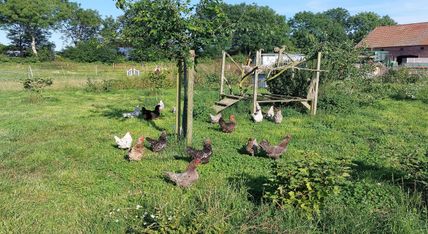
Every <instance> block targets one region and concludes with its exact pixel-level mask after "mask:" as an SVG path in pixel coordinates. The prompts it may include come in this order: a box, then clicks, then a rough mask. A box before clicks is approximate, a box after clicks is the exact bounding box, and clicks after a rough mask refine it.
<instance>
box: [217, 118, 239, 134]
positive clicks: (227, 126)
mask: <svg viewBox="0 0 428 234" xmlns="http://www.w3.org/2000/svg"><path fill="white" fill-rule="evenodd" d="M229 120H230V122H226V121H224V119H223V117H220V120H219V121H218V123H219V125H220V128H221V130H222V131H223V132H225V133H231V132H233V131H234V130H235V127H236V120H235V116H234V115H231V116H230V117H229Z"/></svg>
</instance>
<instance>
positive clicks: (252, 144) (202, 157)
mask: <svg viewBox="0 0 428 234" xmlns="http://www.w3.org/2000/svg"><path fill="white" fill-rule="evenodd" d="M164 108H165V105H164V103H163V102H162V101H160V102H159V103H158V104H157V105H156V106H155V109H154V110H147V109H146V108H144V107H143V108H142V109H140V108H139V107H138V106H137V107H136V108H135V110H134V112H131V113H124V114H123V117H125V118H128V117H140V116H141V117H142V118H143V119H145V120H154V119H156V118H158V117H159V116H160V113H161V111H162V110H163V109H164ZM251 116H252V118H253V120H254V121H255V122H261V121H262V120H263V118H264V117H263V114H262V111H261V107H260V105H258V104H257V108H256V113H254V114H252V115H251ZM210 117H211V123H213V124H219V126H220V130H221V131H222V132H224V133H232V132H233V131H235V128H236V125H237V122H236V119H235V116H234V115H230V116H229V120H228V121H226V120H224V119H223V117H222V115H221V113H220V114H218V115H210ZM266 118H267V119H270V120H272V121H273V122H275V123H281V122H282V118H283V117H282V113H281V110H280V109H276V108H274V107H273V106H271V107H270V109H269V111H268V112H267V114H266ZM114 139H115V141H116V144H117V147H118V148H119V149H125V150H128V153H127V158H128V160H129V161H140V160H141V159H142V157H143V155H144V141H145V140H146V141H147V142H148V143H149V144H150V149H151V150H152V151H153V152H156V153H157V152H161V151H162V150H164V149H165V148H166V147H167V145H168V139H167V132H166V131H162V132H161V134H160V136H159V137H158V139H152V138H149V137H147V138H144V136H141V137H140V138H138V139H137V143H136V144H135V145H132V136H131V133H130V132H127V133H126V134H125V136H123V137H122V138H119V137H117V136H114ZM290 140H291V135H287V136H285V137H284V138H283V139H282V140H281V141H280V142H279V144H278V145H271V144H270V143H269V142H268V141H267V140H263V141H261V142H260V143H257V140H256V139H253V138H250V139H248V141H247V144H246V146H245V147H244V149H245V152H246V153H247V154H249V155H252V156H255V155H258V154H261V153H263V152H264V153H265V155H267V156H268V157H270V158H272V159H275V160H276V159H279V158H280V156H281V155H282V154H284V153H285V152H286V151H287V147H288V143H289V142H290ZM186 152H187V154H188V155H189V156H190V157H191V159H192V161H191V162H190V163H189V165H188V166H187V169H186V170H185V171H184V172H182V173H173V172H167V173H166V174H165V176H166V177H167V178H168V179H169V180H170V181H172V182H173V183H175V184H176V185H178V186H180V187H184V188H186V187H189V186H191V185H192V184H193V183H195V182H196V181H197V180H198V179H199V174H198V172H197V170H196V168H197V167H198V166H199V165H200V164H206V163H209V161H210V158H211V156H212V154H213V150H212V143H211V140H210V139H205V140H204V142H203V147H202V149H200V150H199V149H195V148H192V147H187V149H186Z"/></svg>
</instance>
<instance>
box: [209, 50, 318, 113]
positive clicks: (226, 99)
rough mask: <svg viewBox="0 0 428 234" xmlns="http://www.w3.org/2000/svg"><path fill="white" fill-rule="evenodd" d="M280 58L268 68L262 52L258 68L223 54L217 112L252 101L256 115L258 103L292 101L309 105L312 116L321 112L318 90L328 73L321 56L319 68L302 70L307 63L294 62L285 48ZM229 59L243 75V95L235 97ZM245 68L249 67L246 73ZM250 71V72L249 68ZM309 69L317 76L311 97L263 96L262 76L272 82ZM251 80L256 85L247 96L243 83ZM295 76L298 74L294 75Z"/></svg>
mask: <svg viewBox="0 0 428 234" xmlns="http://www.w3.org/2000/svg"><path fill="white" fill-rule="evenodd" d="M277 54H278V58H277V60H276V62H275V64H274V65H273V66H264V65H263V64H262V57H263V54H262V51H261V50H259V51H257V52H256V56H255V64H254V66H252V67H251V66H249V65H250V64H247V65H241V66H240V65H239V64H238V63H237V62H236V61H235V60H234V59H233V58H232V56H230V55H229V54H228V53H227V52H225V51H223V60H222V66H221V76H220V99H221V100H220V101H218V102H216V103H215V105H214V110H215V111H216V112H217V113H218V112H221V111H223V110H224V109H226V108H228V107H230V106H232V105H234V104H235V103H237V102H239V101H241V100H244V99H249V98H251V99H252V101H253V108H252V109H253V110H252V111H253V112H255V111H256V105H257V103H290V102H299V103H301V104H302V105H303V106H305V107H306V108H307V109H308V110H309V111H310V113H311V114H312V115H315V114H316V113H317V103H318V88H319V79H320V73H321V72H324V70H321V53H318V56H317V66H316V68H315V69H310V68H304V67H299V65H301V64H302V63H304V62H306V61H305V60H304V59H302V60H296V61H295V60H293V59H292V58H291V57H290V56H289V55H288V54H287V53H284V48H281V49H278V53H277ZM284 56H287V57H288V62H287V63H285V62H284V61H283V58H284ZM226 59H229V60H230V61H231V62H232V64H234V66H236V67H237V68H238V69H239V70H240V72H241V77H240V82H239V94H234V93H233V90H232V84H231V83H230V82H229V80H228V79H227V78H226V76H225V70H226ZM244 66H245V67H246V68H247V71H245V69H244ZM248 68H249V69H248ZM290 69H291V70H293V71H294V70H306V71H311V72H314V77H313V78H312V80H311V82H310V84H309V88H308V92H307V96H306V97H289V96H283V95H275V94H259V90H258V89H259V88H258V83H259V82H258V81H259V75H260V74H261V73H264V74H265V75H266V81H270V80H273V79H276V78H278V77H280V75H281V74H283V73H284V72H286V71H287V70H290ZM272 74H274V75H272ZM248 77H254V79H253V82H252V86H253V90H252V91H253V92H252V94H251V95H248V94H247V93H246V90H244V88H243V83H244V81H245V80H246V79H247V78H248ZM293 77H294V73H293ZM225 84H226V85H227V86H228V88H229V94H226V93H225Z"/></svg>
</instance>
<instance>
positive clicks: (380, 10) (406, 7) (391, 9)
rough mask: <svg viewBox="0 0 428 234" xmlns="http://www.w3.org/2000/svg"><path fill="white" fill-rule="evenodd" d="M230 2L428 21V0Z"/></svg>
mask: <svg viewBox="0 0 428 234" xmlns="http://www.w3.org/2000/svg"><path fill="white" fill-rule="evenodd" d="M224 1H225V2H226V3H230V4H237V3H242V2H245V3H248V4H251V3H256V4H257V5H262V6H269V7H271V8H272V9H274V10H275V11H276V12H278V13H279V14H281V15H285V16H286V17H287V19H288V18H292V17H293V16H294V14H296V13H297V12H300V11H312V12H322V11H325V10H328V9H331V8H336V7H342V8H345V9H347V10H348V11H349V12H350V13H351V15H354V14H357V13H359V12H363V11H373V12H376V13H377V14H379V15H381V16H383V15H389V16H390V17H391V18H393V19H394V20H395V21H396V22H398V23H399V24H406V23H416V22H428V0H376V1H373V0H297V1H287V0H224ZM75 2H78V3H80V4H81V6H82V7H83V8H89V9H96V10H97V11H98V12H100V14H101V15H103V16H109V15H111V16H114V17H116V16H119V15H121V14H122V11H121V10H118V9H117V8H116V7H115V1H114V0H75ZM192 2H197V0H192ZM51 41H53V42H55V44H56V50H61V49H63V48H64V47H65V46H66V45H67V44H64V42H63V40H62V39H61V34H60V33H58V32H54V33H53V34H52V36H51ZM0 43H2V44H8V43H9V40H8V39H7V38H6V32H5V31H1V30H0Z"/></svg>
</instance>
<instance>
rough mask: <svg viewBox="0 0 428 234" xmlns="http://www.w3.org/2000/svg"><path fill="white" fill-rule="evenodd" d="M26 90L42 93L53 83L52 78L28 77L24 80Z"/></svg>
mask: <svg viewBox="0 0 428 234" xmlns="http://www.w3.org/2000/svg"><path fill="white" fill-rule="evenodd" d="M22 84H23V86H24V89H25V90H28V91H32V92H36V93H40V92H41V91H42V90H43V89H44V88H45V87H48V86H51V85H52V84H53V82H52V79H51V78H35V77H28V78H25V79H23V80H22Z"/></svg>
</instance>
